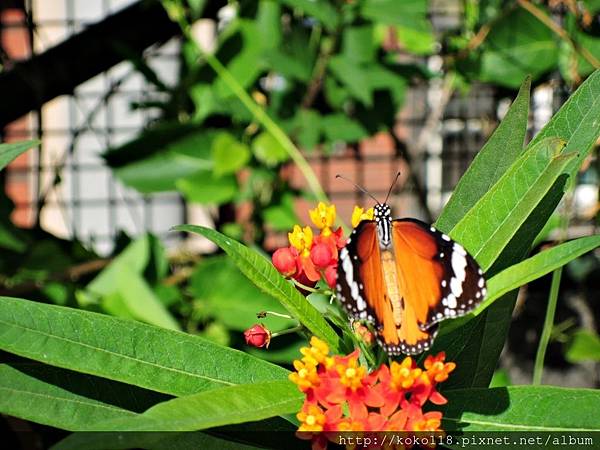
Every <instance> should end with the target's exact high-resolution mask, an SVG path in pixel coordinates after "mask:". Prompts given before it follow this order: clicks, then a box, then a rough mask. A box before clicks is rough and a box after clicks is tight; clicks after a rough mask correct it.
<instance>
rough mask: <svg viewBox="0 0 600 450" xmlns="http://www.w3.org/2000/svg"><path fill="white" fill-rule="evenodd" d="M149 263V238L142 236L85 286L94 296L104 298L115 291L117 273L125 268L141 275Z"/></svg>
mask: <svg viewBox="0 0 600 450" xmlns="http://www.w3.org/2000/svg"><path fill="white" fill-rule="evenodd" d="M149 261H150V236H149V235H144V236H142V237H139V238H138V239H136V240H135V241H133V242H131V243H130V244H129V245H128V246H127V247H125V250H123V251H122V252H121V253H120V254H119V256H117V257H116V258H115V259H114V260H113V261H112V262H111V263H110V264H109V265H108V266H106V268H104V270H102V272H100V273H99V274H98V275H96V277H95V278H94V279H93V280H92V281H91V282H90V283H89V284H88V285H87V290H88V291H90V292H91V293H92V294H94V295H99V296H104V295H108V294H111V293H113V292H115V291H116V286H117V279H118V277H119V273H120V272H121V271H122V270H123V269H124V268H127V269H129V270H130V271H133V272H135V273H138V274H141V273H142V272H143V271H144V269H145V267H146V266H147V265H148V262H149Z"/></svg>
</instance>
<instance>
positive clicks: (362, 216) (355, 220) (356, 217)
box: [352, 206, 373, 228]
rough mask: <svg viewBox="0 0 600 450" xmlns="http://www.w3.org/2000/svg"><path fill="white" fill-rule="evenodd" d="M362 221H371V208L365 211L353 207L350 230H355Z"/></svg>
mask: <svg viewBox="0 0 600 450" xmlns="http://www.w3.org/2000/svg"><path fill="white" fill-rule="evenodd" d="M363 220H373V208H369V209H367V210H366V211H365V209H364V208H361V207H359V206H355V207H354V211H352V228H356V227H357V226H358V224H359V223H360V222H362V221H363Z"/></svg>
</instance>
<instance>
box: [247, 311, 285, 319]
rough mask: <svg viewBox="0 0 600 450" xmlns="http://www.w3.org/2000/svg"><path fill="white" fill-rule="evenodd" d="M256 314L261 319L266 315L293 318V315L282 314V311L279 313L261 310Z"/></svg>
mask: <svg viewBox="0 0 600 450" xmlns="http://www.w3.org/2000/svg"><path fill="white" fill-rule="evenodd" d="M256 316H257V317H258V318H259V319H260V318H262V317H265V316H275V317H281V318H283V319H293V317H292V316H290V315H288V314H281V313H278V312H275V311H261V312H259V313H258V314H256Z"/></svg>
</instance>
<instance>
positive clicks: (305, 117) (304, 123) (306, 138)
mask: <svg viewBox="0 0 600 450" xmlns="http://www.w3.org/2000/svg"><path fill="white" fill-rule="evenodd" d="M321 131H322V129H321V115H320V114H319V113H318V112H317V111H315V110H313V109H301V110H300V111H298V113H297V114H296V116H295V117H294V119H293V121H292V125H291V128H290V130H289V134H290V135H291V136H292V138H294V139H295V140H296V141H297V142H298V144H299V145H300V147H301V148H302V149H303V150H307V151H311V150H313V149H314V148H315V147H316V146H317V144H318V143H319V139H320V137H321Z"/></svg>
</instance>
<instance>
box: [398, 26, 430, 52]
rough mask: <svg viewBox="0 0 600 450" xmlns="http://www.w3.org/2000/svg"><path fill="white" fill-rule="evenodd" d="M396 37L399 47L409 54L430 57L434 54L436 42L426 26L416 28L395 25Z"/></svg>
mask: <svg viewBox="0 0 600 450" xmlns="http://www.w3.org/2000/svg"><path fill="white" fill-rule="evenodd" d="M396 35H397V36H398V42H399V43H400V45H401V46H402V47H403V48H404V49H406V50H408V51H409V52H410V53H414V54H417V55H431V54H432V53H434V52H435V48H436V45H437V40H436V38H435V35H434V34H433V30H431V29H430V27H429V26H428V24H424V25H421V26H418V27H416V28H415V27H412V26H406V25H397V26H396Z"/></svg>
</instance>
